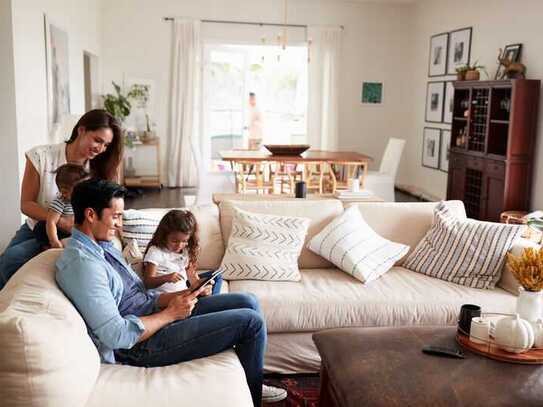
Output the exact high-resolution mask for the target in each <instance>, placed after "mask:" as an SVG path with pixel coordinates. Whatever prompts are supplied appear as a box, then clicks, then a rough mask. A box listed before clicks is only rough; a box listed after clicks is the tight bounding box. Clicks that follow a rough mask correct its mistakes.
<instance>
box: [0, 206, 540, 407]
mask: <svg viewBox="0 0 543 407" xmlns="http://www.w3.org/2000/svg"><path fill="white" fill-rule="evenodd" d="M351 205H357V206H358V208H359V210H360V212H361V214H362V216H363V217H364V219H365V220H366V221H367V222H368V224H369V225H370V226H371V227H372V228H373V229H374V230H375V231H376V232H377V233H379V234H380V235H381V236H383V237H385V238H387V239H390V240H393V241H396V242H400V243H403V244H406V245H409V246H410V247H411V248H414V247H415V246H416V244H417V243H418V242H419V241H420V240H421V238H422V237H423V236H424V234H425V233H426V231H427V230H428V229H429V227H430V226H431V223H432V219H433V209H434V207H435V205H436V204H435V203H370V202H368V203H358V204H351ZM448 205H449V206H450V208H451V209H452V210H453V211H454V212H455V213H456V214H457V215H459V216H465V211H464V207H463V204H462V202H460V201H450V202H449V203H448ZM235 206H237V207H240V208H241V209H244V210H246V211H251V212H255V213H271V214H281V215H289V216H303V217H307V218H310V220H311V223H310V226H309V230H308V235H307V239H306V240H309V239H311V237H312V236H314V235H315V234H316V233H318V232H319V231H320V230H322V228H323V227H324V226H325V225H326V224H328V223H329V222H330V221H331V220H332V219H334V218H335V217H336V216H338V215H339V214H341V213H342V211H343V210H344V206H343V204H342V203H341V202H340V201H338V200H296V201H292V200H291V201H280V200H279V201H278V200H273V201H265V200H261V201H222V202H218V204H212V205H207V206H198V207H194V208H192V210H193V212H194V213H195V215H196V217H197V219H198V222H199V224H200V228H201V244H202V256H201V257H202V258H201V262H200V267H201V269H203V270H204V269H205V270H207V269H213V268H216V267H218V266H219V264H220V262H221V259H222V256H223V255H224V251H225V247H226V244H227V242H228V237H229V233H230V230H231V226H232V218H233V209H234V207H235ZM166 211H167V209H149V210H145V212H146V214H147V215H148V216H151V217H153V216H154V217H156V218H157V219H158V218H160V217H161V216H162V214H163V213H165V212H166ZM527 245H531V244H530V243H528V242H525V241H522V240H521V241H518V242H517V243H516V249H515V250H520V248H522V247H524V246H527ZM60 252H61V250H58V249H57V250H49V251H47V252H45V253H43V254H41V255H40V256H38V257H36V258H35V259H33V260H32V261H30V262H29V263H27V264H26V265H25V266H24V267H23V268H22V269H21V270H19V271H18V272H17V274H16V275H15V276H14V277H13V278H12V279H11V280H10V281H9V282H8V284H7V285H6V286H5V288H4V289H3V290H2V291H1V292H0V337H1V338H2V346H1V347H0V400H3V402H7V404H6V405H10V406H11V405H14V406H55V407H57V406H70V407H73V406H87V407H94V406H115V407H124V406H127V407H128V406H130V407H133V406H135V405H151V404H156V405H160V404H163V405H173V404H175V405H179V406H184V405H187V406H189V405H202V406H220V405H232V406H250V405H251V400H250V395H249V391H248V388H247V385H246V383H245V379H244V375H243V370H242V368H241V365H240V364H239V361H238V359H237V357H236V355H235V353H234V352H232V351H227V352H223V353H221V354H218V355H215V356H212V357H208V358H203V359H199V360H195V361H191V362H186V363H181V364H178V365H175V366H169V367H161V368H153V369H144V368H136V367H129V366H120V365H101V364H100V362H99V357H98V353H97V352H96V349H95V348H94V345H93V343H92V341H91V340H90V338H89V337H88V335H87V332H86V328H85V324H84V322H83V320H82V318H81V317H80V316H79V314H78V313H77V311H76V310H75V308H74V307H73V306H72V304H71V303H70V302H69V301H68V300H67V299H66V297H64V295H63V294H62V292H61V291H60V290H59V289H58V287H57V286H56V284H55V281H54V263H55V261H56V259H57V257H58V256H59V255H60ZM299 266H300V269H301V274H302V280H301V281H300V282H277V281H274V282H269V281H250V280H244V281H239V280H238V281H230V282H225V284H224V286H223V290H224V291H230V292H239V291H246V292H251V293H254V294H255V295H256V296H257V297H258V299H259V300H260V303H261V305H262V309H263V312H264V314H265V318H266V323H267V327H268V335H269V336H268V348H267V353H266V361H265V369H266V371H267V372H281V373H301V372H316V371H318V369H319V363H320V360H319V356H318V353H317V352H316V349H315V347H314V345H313V342H312V340H311V335H312V333H313V332H316V331H319V330H323V329H328V328H337V327H352V326H358V327H364V326H367V327H370V326H400V325H452V324H455V323H456V318H457V313H458V310H459V308H460V305H461V304H464V303H476V304H479V305H481V306H482V308H483V310H484V311H487V312H512V311H513V310H514V308H515V302H516V296H515V295H514V292H515V289H516V287H515V285H514V281H513V280H512V279H511V276H510V275H509V273H508V272H507V271H505V272H504V273H503V278H502V280H501V281H500V284H499V285H498V286H497V287H496V288H495V289H493V290H479V289H473V288H467V287H463V286H459V285H456V284H452V283H448V282H445V281H442V280H438V279H434V278H431V277H428V276H425V275H422V274H418V273H414V272H411V271H409V270H407V269H405V268H403V267H402V266H401V261H400V262H399V263H398V264H397V265H396V266H395V267H394V268H393V269H391V270H390V271H388V272H387V273H386V274H385V275H384V276H382V277H380V278H379V279H378V280H376V281H373V282H371V283H369V284H368V285H363V284H362V283H360V282H359V281H358V280H355V279H353V278H352V277H350V276H349V275H347V274H346V273H344V272H342V271H341V270H338V269H337V268H335V267H334V266H333V265H331V264H330V263H328V262H327V261H326V260H324V259H323V258H321V257H319V256H317V255H316V254H314V253H312V252H311V251H309V250H308V249H306V248H304V249H303V250H302V253H301V255H300V258H299ZM508 290H509V291H508Z"/></svg>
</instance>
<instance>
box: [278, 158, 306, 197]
mask: <svg viewBox="0 0 543 407" xmlns="http://www.w3.org/2000/svg"><path fill="white" fill-rule="evenodd" d="M299 167H300V165H299V163H296V162H281V161H280V162H276V163H275V164H273V165H272V166H271V171H272V172H273V179H274V183H275V185H276V186H277V187H278V190H279V193H280V194H293V193H294V185H295V184H296V182H298V181H300V180H302V179H303V170H302V169H300V168H299ZM274 192H275V191H274Z"/></svg>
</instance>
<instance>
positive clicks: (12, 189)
mask: <svg viewBox="0 0 543 407" xmlns="http://www.w3.org/2000/svg"><path fill="white" fill-rule="evenodd" d="M0 61H2V63H0V145H1V146H2V159H1V160H0V174H2V181H1V182H0V185H1V189H2V199H0V213H1V214H3V215H2V222H1V223H0V224H1V225H2V230H10V231H14V230H15V229H16V228H17V227H18V226H19V224H20V217H19V216H17V215H16V214H17V212H18V211H19V173H18V171H17V168H18V167H17V165H18V162H17V161H18V160H17V122H16V118H15V69H14V65H13V37H12V21H11V0H7V1H1V2H0ZM6 214H10V215H13V216H6ZM8 239H9V236H7V235H4V234H2V233H0V251H1V250H2V249H3V247H4V246H5V245H6V244H7V243H8Z"/></svg>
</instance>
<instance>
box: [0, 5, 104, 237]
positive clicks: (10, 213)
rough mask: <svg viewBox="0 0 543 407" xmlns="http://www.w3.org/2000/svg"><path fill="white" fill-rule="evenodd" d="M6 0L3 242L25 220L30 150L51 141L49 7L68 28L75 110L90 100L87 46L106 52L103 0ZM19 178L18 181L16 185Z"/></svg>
mask: <svg viewBox="0 0 543 407" xmlns="http://www.w3.org/2000/svg"><path fill="white" fill-rule="evenodd" d="M0 4H1V6H0V7H1V8H2V9H1V13H0V16H1V17H0V18H1V19H2V21H1V25H0V27H1V28H0V32H1V33H2V35H1V36H0V39H1V44H0V55H1V58H0V60H1V61H2V64H0V65H2V67H1V68H0V69H1V71H0V72H1V73H0V81H1V82H0V83H2V92H1V94H0V107H1V109H0V111H2V118H1V120H0V137H1V139H0V140H1V143H2V153H3V154H2V163H1V164H0V166H1V167H0V169H1V171H2V172H1V174H2V181H1V185H2V191H3V194H2V196H4V194H5V196H6V197H7V198H3V199H2V201H4V202H2V204H0V205H2V206H1V207H0V210H2V212H1V213H2V215H1V217H2V226H3V227H2V230H1V231H0V244H1V243H2V242H3V243H5V242H7V241H8V239H9V238H11V237H12V235H13V234H14V232H15V229H16V226H17V224H20V209H19V182H20V180H21V179H22V175H23V170H24V165H25V158H24V153H25V151H27V150H28V149H30V148H32V147H34V146H37V145H40V144H46V143H47V142H48V141H49V140H48V135H47V98H46V73H45V37H44V13H45V14H47V17H48V18H49V21H50V22H53V23H54V24H55V25H57V26H58V27H60V28H62V29H63V30H64V31H66V32H67V33H68V49H69V73H70V101H71V111H72V113H82V112H84V106H85V98H84V81H83V50H87V51H90V52H91V53H93V54H94V55H100V31H101V27H100V7H101V0H16V1H11V2H10V1H2V2H1V3H0ZM10 4H11V10H9V7H10ZM10 49H11V51H10ZM10 52H11V54H12V57H11V58H10V56H9V55H10ZM10 84H11V86H10ZM13 85H14V86H13ZM4 89H5V92H4ZM5 109H6V110H5ZM4 110H5V111H4ZM4 115H6V120H4ZM14 120H15V122H14ZM4 167H6V169H5V171H4ZM13 182H16V185H12V183H13ZM12 199H13V201H12ZM15 200H16V201H15ZM4 209H5V210H4ZM4 226H6V227H4Z"/></svg>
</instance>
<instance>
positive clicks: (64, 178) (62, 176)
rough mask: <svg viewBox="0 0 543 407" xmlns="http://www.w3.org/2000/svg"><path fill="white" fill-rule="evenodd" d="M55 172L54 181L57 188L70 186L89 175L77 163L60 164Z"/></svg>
mask: <svg viewBox="0 0 543 407" xmlns="http://www.w3.org/2000/svg"><path fill="white" fill-rule="evenodd" d="M55 173H56V175H55V183H56V184H57V187H59V188H72V187H73V186H74V185H75V184H77V183H78V182H79V181H81V180H83V179H85V178H88V177H89V173H88V172H87V171H85V168H83V167H82V166H81V165H77V164H64V165H61V166H60V167H58V168H57V169H56V170H55Z"/></svg>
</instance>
